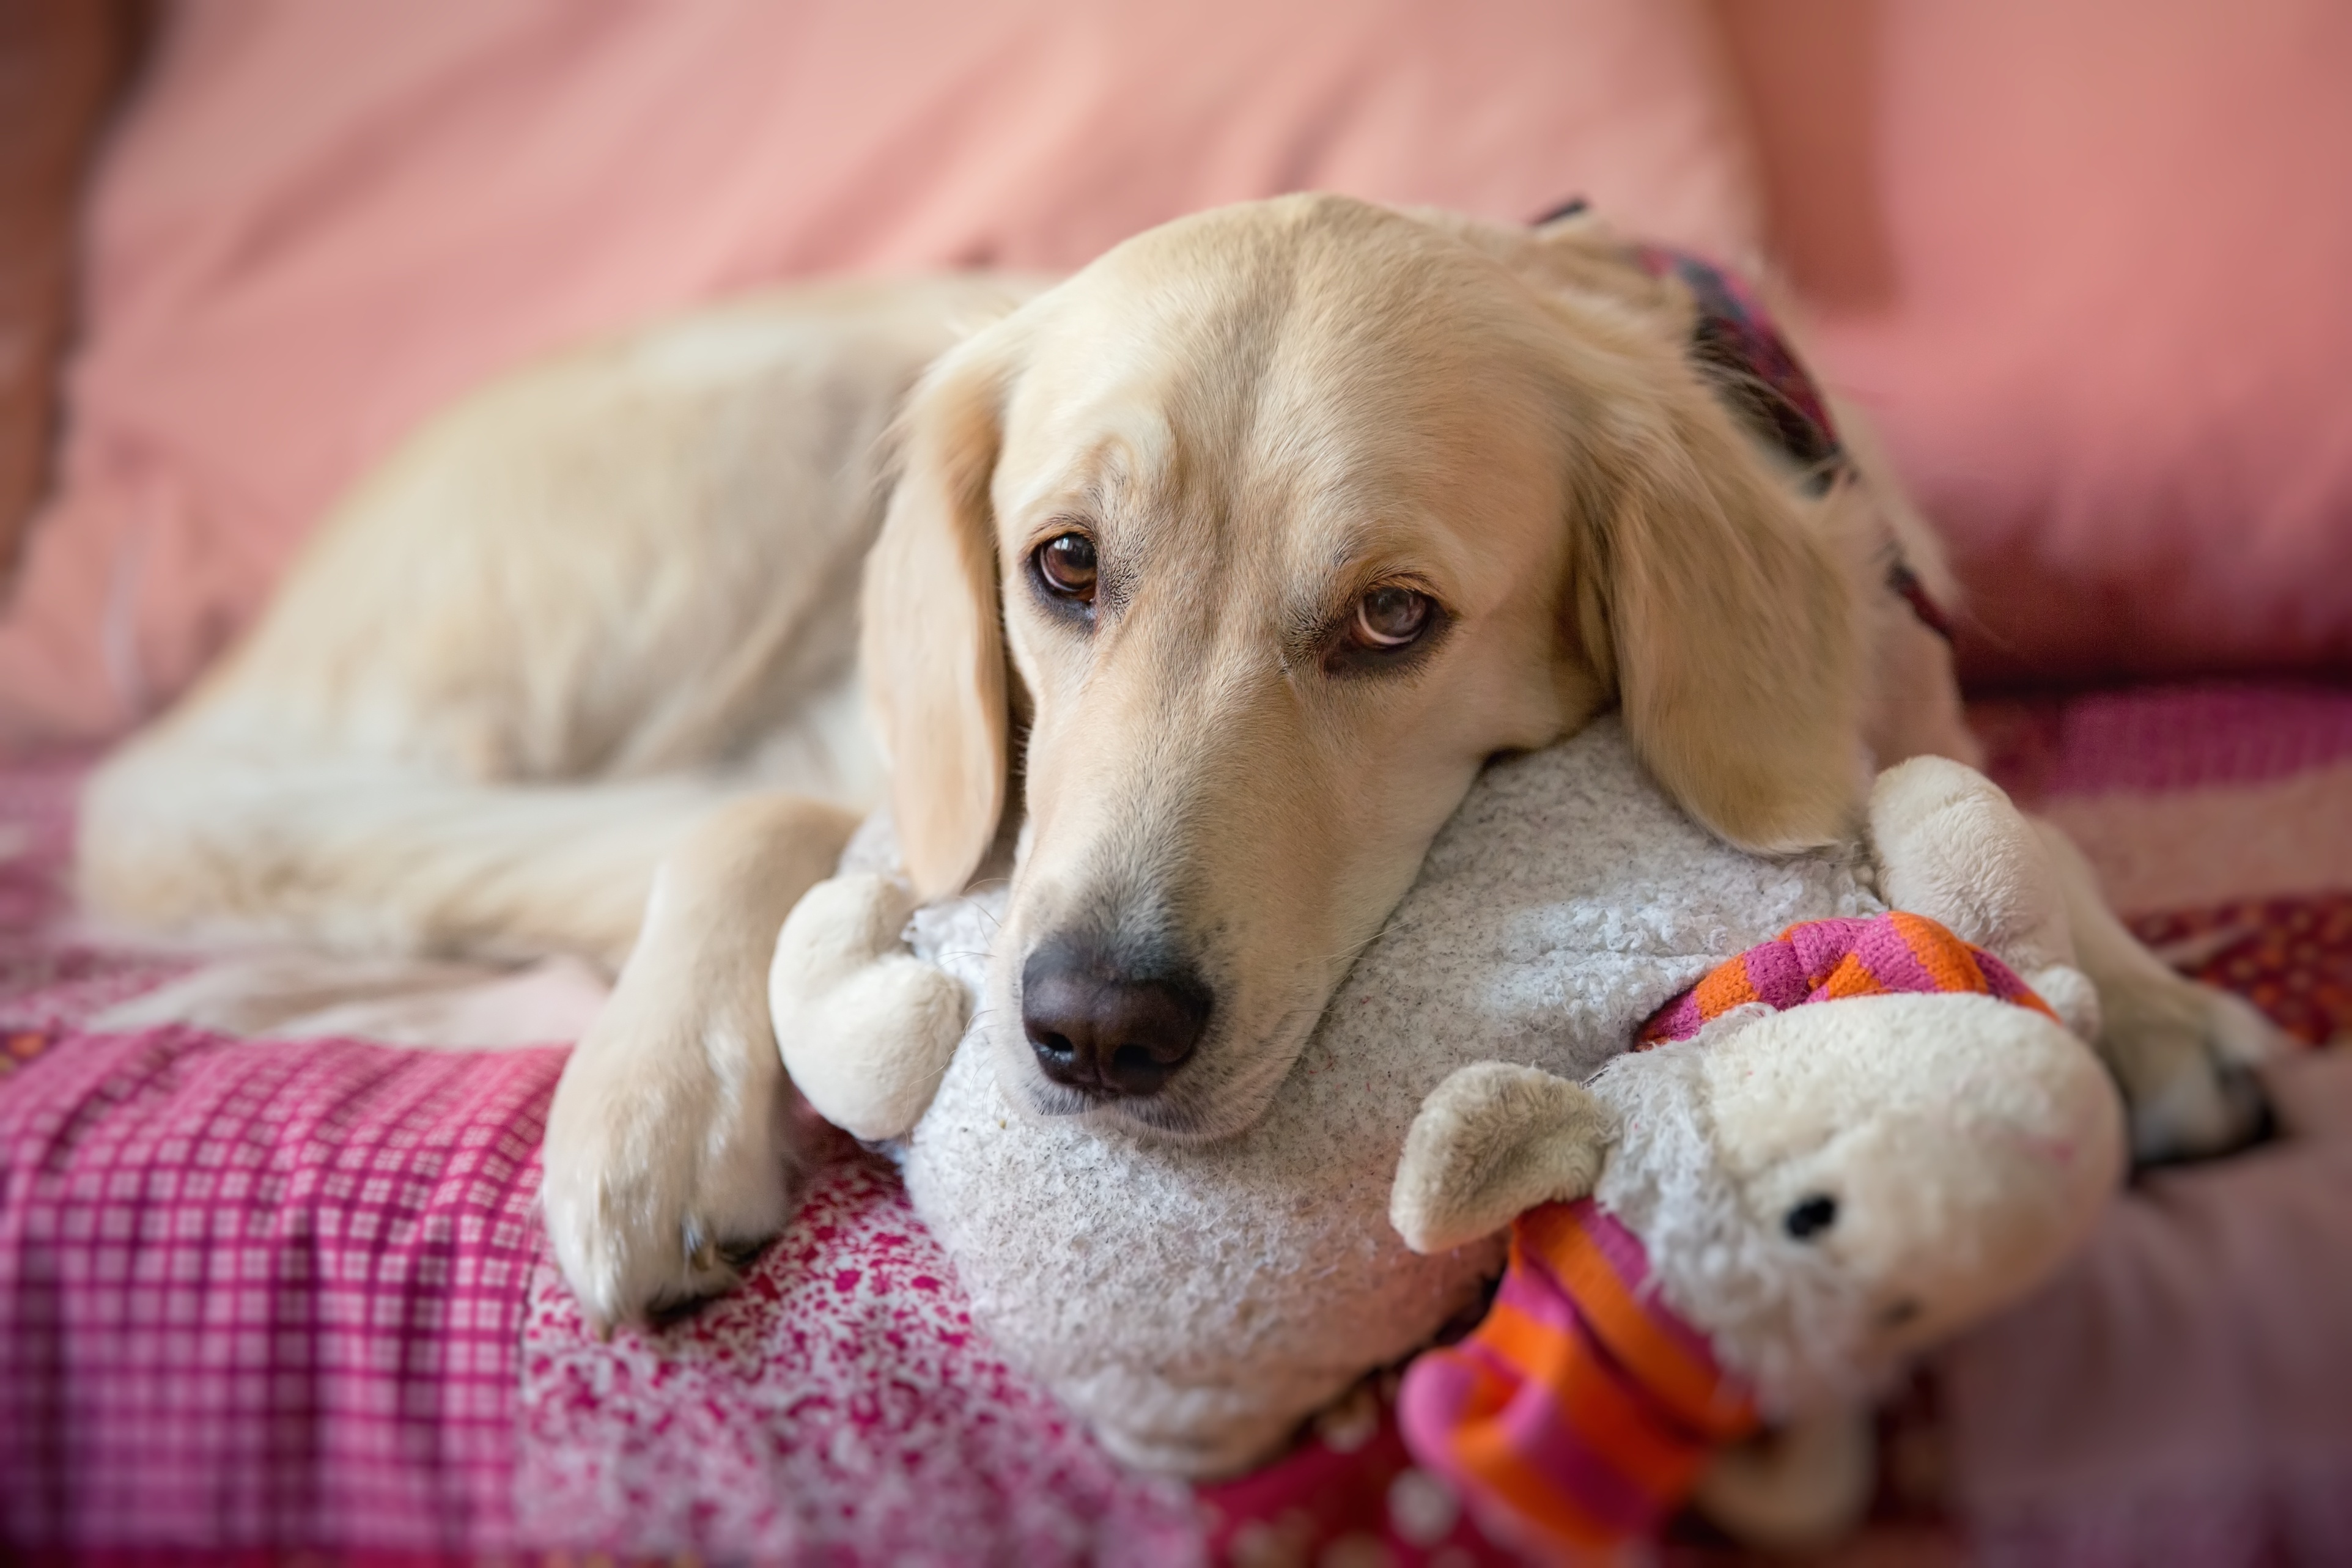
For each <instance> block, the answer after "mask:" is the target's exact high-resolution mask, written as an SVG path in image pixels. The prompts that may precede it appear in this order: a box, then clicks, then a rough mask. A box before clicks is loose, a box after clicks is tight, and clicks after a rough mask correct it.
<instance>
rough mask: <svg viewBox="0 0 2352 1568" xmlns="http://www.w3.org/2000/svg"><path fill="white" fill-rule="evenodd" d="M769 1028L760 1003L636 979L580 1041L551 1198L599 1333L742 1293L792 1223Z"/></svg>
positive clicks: (555, 1129)
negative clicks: (651, 986)
mask: <svg viewBox="0 0 2352 1568" xmlns="http://www.w3.org/2000/svg"><path fill="white" fill-rule="evenodd" d="M665 1003H667V1004H671V1005H664V1004H665ZM730 1010H731V1011H732V1012H735V1013H740V1014H743V1015H744V1016H741V1017H737V1018H730V1017H729V1016H727V1014H728V1013H729V1012H730ZM765 1036H766V1019H763V1018H761V1017H759V1016H757V1013H756V1012H755V1011H753V1010H751V1009H744V1008H741V1007H740V1006H739V1007H737V1008H735V1009H726V1008H723V1007H719V1006H715V1005H714V1004H712V1003H711V1002H710V1001H709V999H708V998H693V997H691V996H688V997H664V998H653V997H647V996H646V995H645V994H644V992H643V991H642V990H640V991H638V992H636V993H635V994H632V990H631V988H629V987H628V986H627V985H624V986H623V988H621V990H619V991H618V992H616V993H615V994H614V998H613V1001H612V1003H611V1004H610V1005H608V1006H607V1007H606V1009H605V1010H604V1014H603V1015H602V1016H601V1017H600V1018H599V1019H597V1021H596V1024H595V1026H594V1027H593V1028H592V1029H591V1030H589V1032H588V1034H587V1035H586V1037H585V1038H583V1040H581V1042H580V1045H579V1047H578V1049H577V1050H575V1051H573V1052H572V1060H571V1061H570V1062H569V1063H568V1064H567V1065H566V1066H565V1068H564V1072H563V1078H562V1082H561V1083H560V1084H558V1085H557V1088H556V1092H555V1102H554V1104H553V1105H552V1106H551V1108H550V1110H549V1113H548V1120H547V1139H546V1144H545V1146H544V1150H543V1156H542V1157H543V1160H544V1164H545V1167H546V1175H545V1179H544V1183H543V1185H542V1187H541V1201H542V1205H543V1207H544V1209H545V1214H546V1219H547V1228H548V1235H549V1239H551V1242H552V1243H553V1246H554V1249H555V1257H556V1260H557V1262H558V1263H559V1264H560V1265H561V1266H562V1270H563V1277H564V1279H565V1280H566V1281H569V1282H570V1284H571V1286H572V1292H573V1294H575V1295H576V1296H577V1297H578V1298H579V1300H580V1304H581V1307H582V1310H583V1312H584V1313H585V1314H586V1316H587V1317H588V1319H589V1322H590V1325H591V1326H592V1327H593V1329H594V1330H595V1331H596V1332H598V1333H604V1332H607V1331H609V1330H610V1329H611V1328H612V1327H613V1326H614V1324H617V1323H629V1322H638V1323H642V1322H654V1321H656V1320H658V1319H659V1318H661V1317H662V1316H663V1315H665V1314H667V1313H668V1312H675V1311H677V1310H678V1309H680V1308H682V1307H685V1306H688V1305H689V1304H691V1303H693V1302H695V1301H700V1300H702V1299H704V1298H705V1297H709V1296H713V1295H717V1294H719V1292H721V1291H725V1290H727V1289H728V1288H730V1286H732V1285H733V1284H734V1283H735V1281H736V1279H737V1271H736V1270H737V1265H738V1264H739V1263H740V1262H741V1261H743V1260H745V1259H747V1258H748V1257H749V1256H750V1255H751V1253H753V1252H755V1251H756V1250H757V1249H758V1248H759V1247H760V1245H761V1243H762V1242H764V1241H766V1240H767V1239H770V1238H771V1237H773V1236H775V1235H776V1234H777V1233H778V1232H780V1231H781V1230H782V1228H783V1227H784V1222H785V1220H786V1219H787V1218H789V1217H790V1213H791V1205H792V1200H793V1188H794V1186H796V1181H795V1178H796V1176H797V1175H798V1172H797V1170H796V1168H795V1162H794V1161H793V1158H792V1154H791V1149H790V1146H789V1144H788V1141H787V1137H786V1132H785V1124H784V1116H785V1107H784V1104H783V1082H782V1070H781V1068H780V1067H779V1066H778V1065H777V1064H776V1052H775V1048H774V1047H773V1046H772V1044H771V1043H769V1041H768V1040H767V1039H766V1038H765Z"/></svg>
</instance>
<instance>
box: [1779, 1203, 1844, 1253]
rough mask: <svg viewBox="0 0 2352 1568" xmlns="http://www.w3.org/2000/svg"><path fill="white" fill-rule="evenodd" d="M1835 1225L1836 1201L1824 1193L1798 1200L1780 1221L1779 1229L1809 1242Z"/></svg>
mask: <svg viewBox="0 0 2352 1568" xmlns="http://www.w3.org/2000/svg"><path fill="white" fill-rule="evenodd" d="M1836 1223H1837V1199H1835V1198H1833V1197H1831V1196H1830V1195H1829V1194H1827V1193H1825V1192H1817V1193H1815V1194H1813V1195H1812V1196H1811V1197H1806V1198H1800V1199H1799V1200H1798V1201H1797V1206H1796V1207H1794V1208H1791V1209H1790V1210H1789V1212H1788V1215H1787V1217H1786V1218H1783V1219H1782V1220H1781V1221H1780V1225H1781V1228H1783V1229H1785V1230H1787V1231H1788V1233H1789V1234H1790V1235H1791V1236H1793V1237H1795V1238H1796V1239H1798V1240H1800V1241H1811V1239H1813V1238H1814V1237H1816V1236H1819V1235H1820V1234H1821V1233H1822V1231H1824V1230H1827V1229H1828V1228H1830V1227H1831V1226H1832V1225H1835V1224H1836Z"/></svg>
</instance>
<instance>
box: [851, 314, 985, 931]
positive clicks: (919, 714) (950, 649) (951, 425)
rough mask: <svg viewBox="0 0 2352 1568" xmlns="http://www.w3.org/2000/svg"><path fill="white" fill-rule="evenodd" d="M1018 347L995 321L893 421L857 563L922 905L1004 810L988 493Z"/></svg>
mask: <svg viewBox="0 0 2352 1568" xmlns="http://www.w3.org/2000/svg"><path fill="white" fill-rule="evenodd" d="M1016 352H1017V347H1016V344H1015V342H1014V340H1013V339H1012V338H1010V337H1009V336H1008V335H1007V333H1006V330H1005V329H1004V328H1003V326H1002V325H1000V326H998V327H994V328H991V329H987V330H985V331H982V332H981V333H979V334H978V335H976V336H974V337H972V338H971V339H968V340H966V341H965V342H963V343H962V344H961V345H960V346H958V347H957V348H955V349H953V350H950V351H949V352H948V353H947V354H946V355H944V356H943V357H942V358H941V359H940V361H939V362H938V363H936V364H934V365H933V366H932V367H931V369H930V371H929V373H928V374H927V375H925V376H924V378H923V380H922V382H921V383H920V384H919V385H918V386H917V388H916V389H915V392H914V394H913V396H912V397H911V398H910V399H909V400H908V405H907V410H906V413H905V414H904V415H903V416H902V418H901V421H900V426H899V431H898V483H897V484H896V486H894V487H893V488H892V490H891V493H890V504H889V508H888V510H887V512H886V513H885V514H884V517H883V521H882V532H881V535H880V537H879V538H877V539H876V540H875V544H874V549H873V550H872V551H871V553H869V554H868V555H867V557H866V583H865V594H864V599H863V601H862V612H861V622H862V630H861V632H860V633H859V655H860V658H861V660H862V663H863V665H864V669H865V676H866V701H867V703H868V705H869V706H870V707H871V709H872V711H873V714H874V716H875V719H876V724H877V729H878V731H879V733H880V737H881V740H882V745H883V749H884V752H885V754H886V755H887V758H888V760H889V764H890V806H891V812H892V815H893V816H894V817H895V818H896V819H897V822H896V825H897V828H898V845H899V851H900V853H901V854H902V855H903V856H904V858H905V862H906V868H907V873H908V877H909V878H910V879H911V880H912V881H913V883H914V884H915V893H916V896H917V897H919V898H920V899H925V900H929V899H933V898H942V897H945V896H947V895H949V894H956V893H961V892H962V891H963V888H964V884H965V883H968V882H970V881H971V877H972V873H974V872H976V871H977V870H978V869H979V867H980V863H981V861H982V859H983V858H984V857H985V856H986V854H987V853H988V849H989V845H990V844H991V843H992V841H994V839H995V837H996V828H997V821H998V819H999V818H1000V817H1002V816H1003V811H1004V796H1005V786H1006V770H1007V765H1008V760H1009V759H1008V758H1007V755H1006V747H1007V732H1008V729H1009V727H1010V716H1009V714H1008V711H1007V697H1006V691H1005V670H1004V630H1003V620H1002V612H1001V610H1000V608H999V606H998V602H997V592H998V590H997V562H996V518H995V511H994V507H992V505H991V503H990V500H989V483H990V480H991V478H992V476H993V475H994V473H995V470H996V456H997V450H998V447H999V445H1000V444H1001V442H1002V437H1003V406H1004V396H1005V392H1006V389H1007V385H1008V382H1009V381H1010V378H1011V373H1012V365H1013V359H1014V357H1015V354H1016Z"/></svg>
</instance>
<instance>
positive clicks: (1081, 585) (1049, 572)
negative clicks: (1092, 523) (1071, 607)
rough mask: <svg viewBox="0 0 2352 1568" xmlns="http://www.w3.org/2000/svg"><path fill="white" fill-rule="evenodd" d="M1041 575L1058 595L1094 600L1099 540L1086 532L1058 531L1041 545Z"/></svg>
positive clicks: (1084, 600) (1038, 566) (1038, 567)
mask: <svg viewBox="0 0 2352 1568" xmlns="http://www.w3.org/2000/svg"><path fill="white" fill-rule="evenodd" d="M1036 559H1037V576H1038V578H1039V580H1042V581H1043V582H1044V583H1045V591H1047V592H1049V593H1051V594H1052V595H1053V596H1054V597H1055V598H1056V599H1073V600H1076V601H1078V602H1080V603H1082V604H1091V603H1093V602H1094V597H1095V541H1094V540H1092V539H1090V538H1087V536H1086V535H1084V534H1056V535H1055V536H1054V537H1053V538H1050V539H1047V540H1046V541H1045V543H1044V544H1042V545H1039V546H1038V547H1037V558H1036Z"/></svg>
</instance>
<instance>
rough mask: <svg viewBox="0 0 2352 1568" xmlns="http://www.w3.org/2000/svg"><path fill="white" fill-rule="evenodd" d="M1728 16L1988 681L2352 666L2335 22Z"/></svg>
mask: <svg viewBox="0 0 2352 1568" xmlns="http://www.w3.org/2000/svg"><path fill="white" fill-rule="evenodd" d="M1767 12H1768V8H1765V7H1746V8H1741V7H1733V8H1731V10H1730V12H1729V13H1727V15H1729V16H1731V18H1732V22H1733V25H1734V27H1735V39H1736V41H1737V43H1738V46H1739V54H1740V56H1741V57H1742V59H1743V63H1744V64H1745V65H1746V67H1747V68H1748V75H1749V77H1750V80H1751V85H1752V88H1753V89H1754V91H1753V97H1754V101H1755V104H1756V108H1757V110H1758V122H1759V132H1760V141H1761V144H1762V147H1763V150H1764V155H1765V162H1766V168H1767V173H1768V181H1769V193H1770V196H1771V198H1772V202H1773V215H1774V222H1775V225H1776V226H1777V227H1778V229H1779V230H1780V232H1779V234H1778V235H1777V236H1776V237H1777V239H1778V240H1779V242H1780V248H1781V249H1782V250H1783V252H1784V253H1785V254H1787V255H1788V256H1789V257H1790V260H1791V262H1792V264H1793V266H1794V267H1795V268H1796V271H1797V273H1798V277H1799V281H1800V282H1801V283H1802V284H1805V285H1807V286H1809V287H1811V290H1812V291H1813V292H1814V293H1815V295H1816V297H1817V298H1818V300H1819V303H1820V306H1821V308H1822V316H1823V318H1824V319H1823V320H1822V328H1823V330H1822V331H1821V332H1820V333H1818V334H1817V336H1816V341H1817V343H1818V344H1819V346H1820V348H1821V350H1822V359H1823V361H1825V368H1826V370H1827V372H1828V376H1829V379H1830V380H1831V381H1832V383H1833V384H1835V385H1837V386H1838V387H1839V388H1840V389H1841V390H1843V391H1844V392H1846V393H1848V394H1849V395H1850V396H1852V397H1853V398H1855V399H1856V400H1857V401H1859V402H1861V403H1863V404H1864V406H1865V407H1867V408H1869V409H1872V410H1874V411H1875V412H1876V413H1877V415H1878V418H1879V421H1880V423H1881V424H1882V425H1883V427H1884V430H1885V434H1886V435H1887V436H1888V438H1889V440H1890V443H1891V444H1892V446H1893V448H1894V450H1895V455H1896V457H1897V458H1898V460H1899V463H1900V465H1901V467H1902V468H1903V469H1904V471H1905V472H1906V475H1907V476H1908V477H1909V479H1910V480H1911V482H1912V484H1913V486H1915V488H1916V491H1917V493H1918V496H1919V498H1920V499H1921V500H1922V501H1923V502H1924V503H1925V505H1926V507H1927V511H1928V512H1929V513H1930V515H1932V516H1933V517H1935V518H1936V519H1937V522H1938V523H1939V524H1941V525H1942V527H1943V528H1944V531H1945V533H1946V534H1947V536H1948V538H1950V539H1951V541H1952V543H1953V546H1954V552H1953V553H1954V556H1955V564H1956V565H1957V566H1958V568H1959V570H1960V571H1961V574H1962V576H1963V578H1964V580H1965V581H1966V583H1967V585H1968V588H1969V591H1970V599H1971V602H1970V604H1969V607H1968V613H1967V615H1966V616H1965V617H1964V619H1963V622H1962V629H1963V633H1964V635H1963V639H1962V644H1963V652H1964V654H1965V666H1966V668H1967V670H1968V671H1969V673H1970V674H1972V675H1973V676H1976V677H1978V678H1979V679H1982V678H1988V677H2000V678H2009V677H2017V676H2033V677H2048V676H2053V675H2056V676H2073V677H2084V676H2100V675H2111V674H2168V673H2176V672H2185V671H2191V670H2229V669H2248V668H2254V667H2261V666H2306V667H2307V666H2315V665H2323V664H2334V665H2335V666H2336V667H2338V668H2343V667H2345V666H2346V665H2347V664H2352V6H2347V5H2344V4H2343V0H2261V3H2259V4H2243V5H2200V4H2197V3H2195V0H2073V3H2071V4H2067V5H2050V4H2048V3H2047V0H1974V3H1972V4H1969V5H1945V4H1935V3H1932V0H1859V3H1855V0H1814V3H1811V4H1805V5H1788V6H1785V7H1773V8H1769V15H1770V16H1771V17H1772V22H1771V24H1770V25H1769V26H1761V25H1759V26H1749V24H1761V22H1762V19H1763V16H1765V15H1766V14H1767Z"/></svg>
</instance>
